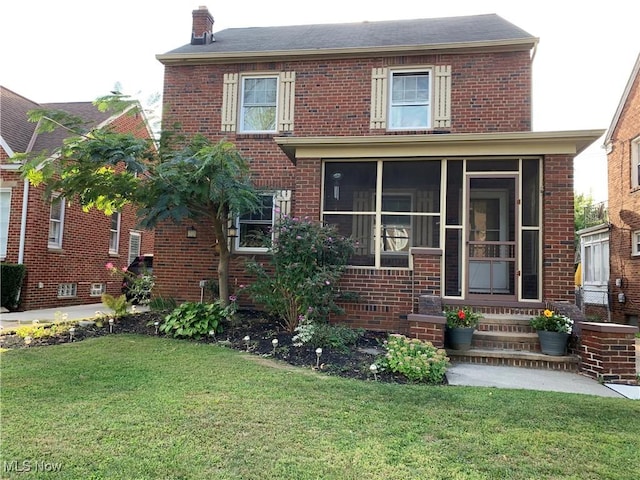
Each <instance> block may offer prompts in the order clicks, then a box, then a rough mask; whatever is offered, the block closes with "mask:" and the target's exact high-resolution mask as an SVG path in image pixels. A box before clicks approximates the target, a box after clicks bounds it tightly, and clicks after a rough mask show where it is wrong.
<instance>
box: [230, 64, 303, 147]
mask: <svg viewBox="0 0 640 480" xmlns="http://www.w3.org/2000/svg"><path fill="white" fill-rule="evenodd" d="M295 80H296V73H295V72H280V73H276V74H264V75H259V74H251V75H248V74H247V75H243V74H239V73H226V74H225V75H224V80H223V91H222V110H221V117H222V119H221V120H222V122H221V130H222V131H223V132H236V131H237V132H240V133H247V134H252V133H277V132H292V131H293V114H294V100H295Z"/></svg>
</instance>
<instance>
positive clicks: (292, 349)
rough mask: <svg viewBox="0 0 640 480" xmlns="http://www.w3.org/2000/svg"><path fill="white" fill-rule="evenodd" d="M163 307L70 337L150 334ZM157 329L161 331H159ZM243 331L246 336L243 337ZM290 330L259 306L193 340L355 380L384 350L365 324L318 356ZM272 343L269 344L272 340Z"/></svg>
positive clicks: (379, 336) (12, 342)
mask: <svg viewBox="0 0 640 480" xmlns="http://www.w3.org/2000/svg"><path fill="white" fill-rule="evenodd" d="M164 315H165V314H164V313H159V312H145V313H137V314H135V315H128V316H125V317H122V318H120V319H118V320H116V322H115V323H114V324H113V326H112V327H111V328H110V326H109V324H108V323H107V322H105V323H104V325H90V326H84V327H82V326H79V325H76V326H75V333H74V339H73V341H82V340H84V339H86V338H92V337H98V336H102V335H110V334H119V333H134V334H140V335H156V334H157V333H156V327H155V326H154V322H156V321H157V322H161V321H162V319H163V317H164ZM160 335H161V334H160ZM247 336H248V337H249V341H248V342H247V341H246V340H245V337H247ZM292 337H293V335H292V334H291V333H289V332H286V331H285V330H284V329H283V328H282V327H281V326H280V325H279V324H278V322H275V321H273V320H272V319H269V318H267V317H266V316H265V315H264V314H262V313H261V312H254V311H240V312H238V314H237V321H236V322H235V324H234V325H233V326H228V327H227V328H225V330H224V331H223V332H222V333H220V334H217V335H216V336H215V337H206V338H202V339H199V340H193V341H198V342H203V343H217V344H219V345H222V346H226V347H229V348H233V349H236V350H241V351H247V352H249V353H251V354H254V355H259V356H261V357H263V358H268V359H273V360H279V361H284V362H287V363H289V364H291V365H295V366H299V367H303V368H309V369H314V370H319V371H321V372H323V373H325V374H329V375H337V376H341V377H348V378H356V379H361V380H374V375H373V373H372V372H371V370H370V368H369V367H370V366H371V364H372V363H373V362H374V361H375V359H376V357H377V355H382V354H384V348H383V343H384V340H385V339H386V338H387V333H386V332H376V331H370V330H365V331H364V333H363V335H362V336H360V337H359V339H358V341H357V343H356V345H353V346H350V348H349V349H348V350H346V351H342V350H340V349H336V348H332V347H326V346H325V347H323V348H322V353H321V354H320V355H319V356H318V355H317V353H316V347H315V346H311V345H303V346H301V347H296V346H294V345H293V343H292ZM274 339H277V340H278V343H277V345H276V346H275V349H274V345H273V340H274ZM69 341H71V339H70V335H69V334H68V333H65V334H62V335H57V336H51V337H44V338H34V339H32V340H31V343H30V345H25V342H24V339H23V338H21V337H19V336H18V335H16V334H5V335H0V348H31V347H34V346H46V345H58V344H62V343H68V342H69ZM375 379H376V380H377V381H380V382H389V383H408V381H407V379H406V378H405V377H404V376H403V375H398V374H394V373H391V372H377V373H376V378H375Z"/></svg>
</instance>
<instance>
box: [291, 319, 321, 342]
mask: <svg viewBox="0 0 640 480" xmlns="http://www.w3.org/2000/svg"><path fill="white" fill-rule="evenodd" d="M315 330H316V326H315V324H314V323H313V322H312V321H311V320H309V319H308V318H307V317H305V316H304V315H300V316H299V317H298V326H297V327H296V328H295V329H294V332H295V335H294V336H293V337H292V338H291V341H292V343H293V346H294V347H301V346H303V345H306V344H308V343H310V342H311V340H312V339H313V334H314V332H315Z"/></svg>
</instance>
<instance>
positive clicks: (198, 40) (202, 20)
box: [191, 5, 215, 45]
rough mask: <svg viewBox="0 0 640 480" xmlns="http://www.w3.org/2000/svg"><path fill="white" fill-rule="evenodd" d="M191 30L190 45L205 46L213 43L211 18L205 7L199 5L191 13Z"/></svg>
mask: <svg viewBox="0 0 640 480" xmlns="http://www.w3.org/2000/svg"><path fill="white" fill-rule="evenodd" d="M192 15H193V28H192V32H191V45H207V44H209V43H211V42H215V38H213V17H212V16H211V14H210V13H209V10H208V9H207V7H206V6H204V5H201V6H199V7H198V9H197V10H194V11H193V12H192Z"/></svg>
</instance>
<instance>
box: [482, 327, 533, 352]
mask: <svg viewBox="0 0 640 480" xmlns="http://www.w3.org/2000/svg"><path fill="white" fill-rule="evenodd" d="M472 345H473V347H475V348H481V349H489V350H526V351H537V352H539V351H540V342H539V340H538V334H537V333H531V332H508V331H507V332H505V331H491V330H476V331H475V332H474V333H473V340H472Z"/></svg>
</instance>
